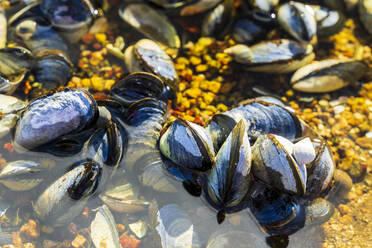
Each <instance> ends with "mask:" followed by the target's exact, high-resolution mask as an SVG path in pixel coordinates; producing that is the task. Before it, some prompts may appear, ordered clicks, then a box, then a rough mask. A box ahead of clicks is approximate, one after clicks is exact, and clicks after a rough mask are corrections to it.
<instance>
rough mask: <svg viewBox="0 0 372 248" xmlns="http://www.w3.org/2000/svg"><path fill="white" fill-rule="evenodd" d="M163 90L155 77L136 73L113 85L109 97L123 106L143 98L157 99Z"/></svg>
mask: <svg viewBox="0 0 372 248" xmlns="http://www.w3.org/2000/svg"><path fill="white" fill-rule="evenodd" d="M163 90H164V84H163V82H162V80H161V79H160V78H158V77H157V76H155V75H153V74H150V73H146V72H136V73H132V74H130V75H128V76H127V77H125V78H124V79H123V80H121V81H119V82H117V83H115V84H114V85H113V86H112V89H111V95H112V96H113V97H114V98H115V99H116V100H118V101H119V102H120V103H122V104H124V105H125V106H129V105H130V104H132V103H134V102H135V101H138V100H141V99H142V98H145V97H153V98H159V97H160V95H161V93H162V92H163Z"/></svg>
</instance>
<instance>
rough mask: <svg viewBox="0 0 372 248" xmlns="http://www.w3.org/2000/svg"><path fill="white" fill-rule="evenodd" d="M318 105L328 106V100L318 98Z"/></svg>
mask: <svg viewBox="0 0 372 248" xmlns="http://www.w3.org/2000/svg"><path fill="white" fill-rule="evenodd" d="M319 105H320V106H322V107H324V108H328V106H329V104H328V101H326V100H320V101H319Z"/></svg>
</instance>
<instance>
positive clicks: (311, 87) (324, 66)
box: [291, 59, 368, 93]
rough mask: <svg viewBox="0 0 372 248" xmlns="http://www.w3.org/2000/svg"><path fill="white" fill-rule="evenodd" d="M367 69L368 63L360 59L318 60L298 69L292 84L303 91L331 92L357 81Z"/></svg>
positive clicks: (294, 87)
mask: <svg viewBox="0 0 372 248" xmlns="http://www.w3.org/2000/svg"><path fill="white" fill-rule="evenodd" d="M367 70H368V66H367V65H366V63H365V62H363V61H358V60H337V59H327V60H322V61H316V62H313V63H311V64H309V65H306V66H304V67H302V68H300V69H299V70H297V71H296V72H295V73H294V74H293V76H292V78H291V84H292V87H293V89H295V90H298V91H302V92H309V93H324V92H330V91H335V90H338V89H341V88H343V87H345V86H346V85H348V84H350V83H352V82H355V81H357V80H358V79H359V78H361V77H362V76H363V75H364V74H365V73H366V72H367Z"/></svg>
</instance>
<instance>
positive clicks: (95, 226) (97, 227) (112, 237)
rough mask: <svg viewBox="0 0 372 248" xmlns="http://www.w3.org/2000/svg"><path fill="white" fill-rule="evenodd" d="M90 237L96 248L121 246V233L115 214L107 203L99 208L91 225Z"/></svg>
mask: <svg viewBox="0 0 372 248" xmlns="http://www.w3.org/2000/svg"><path fill="white" fill-rule="evenodd" d="M90 237H91V239H92V242H93V244H94V246H95V247H96V248H99V247H112V248H121V247H122V246H121V244H120V239H119V233H118V230H117V228H116V222H115V219H114V216H112V213H111V212H110V210H109V208H108V207H107V206H106V205H102V206H101V207H99V208H98V211H97V213H96V217H95V218H94V220H93V221H92V223H91V225H90Z"/></svg>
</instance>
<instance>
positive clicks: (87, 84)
mask: <svg viewBox="0 0 372 248" xmlns="http://www.w3.org/2000/svg"><path fill="white" fill-rule="evenodd" d="M81 84H82V86H83V87H85V88H89V87H90V85H91V82H90V79H89V78H83V79H82V80H81Z"/></svg>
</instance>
